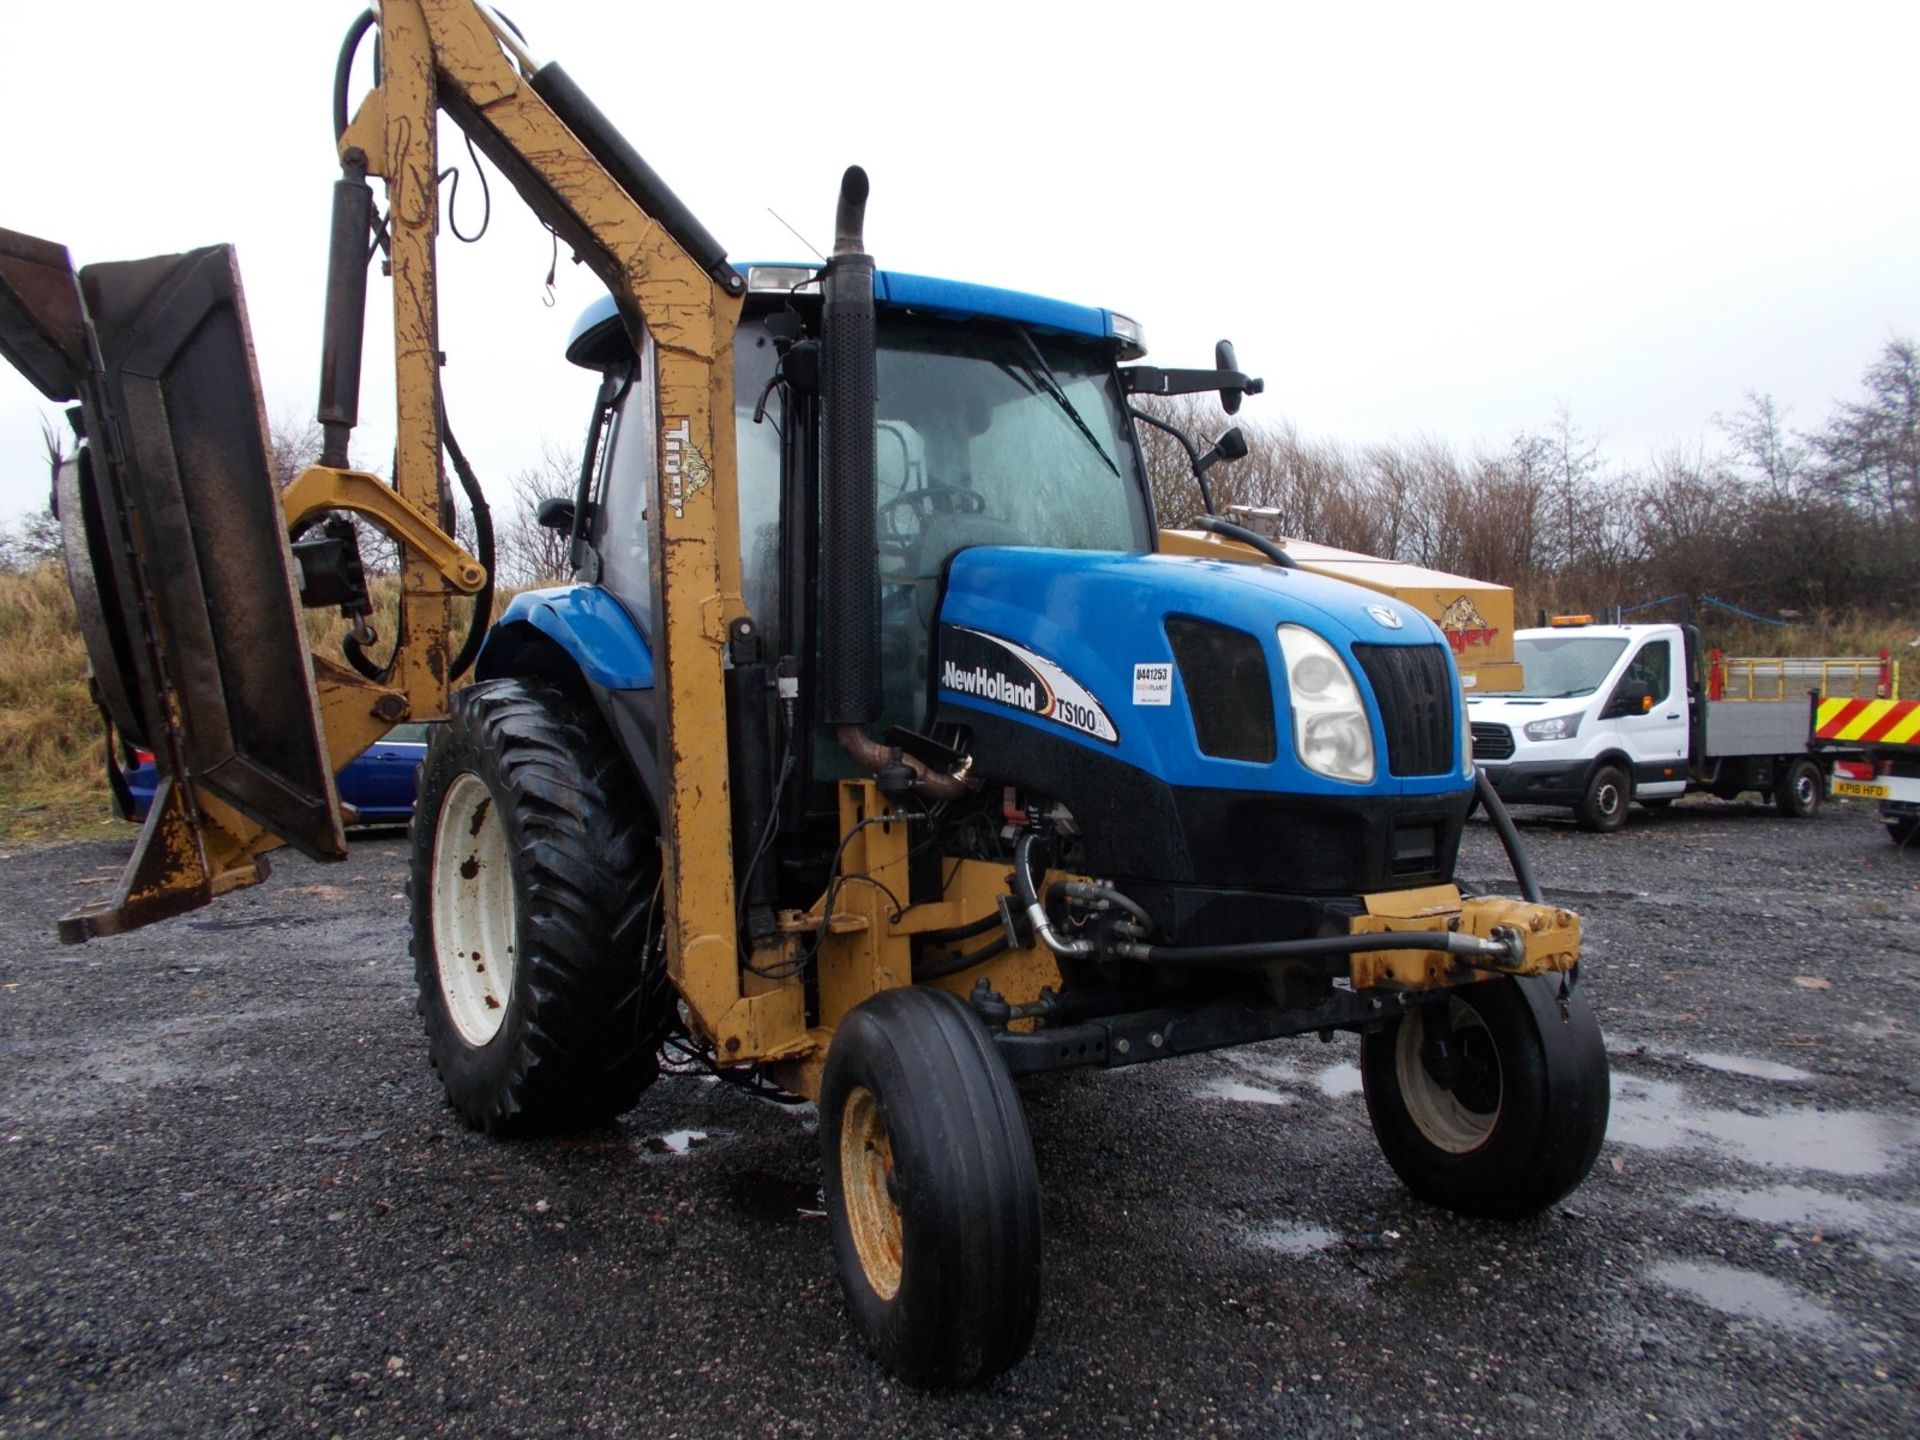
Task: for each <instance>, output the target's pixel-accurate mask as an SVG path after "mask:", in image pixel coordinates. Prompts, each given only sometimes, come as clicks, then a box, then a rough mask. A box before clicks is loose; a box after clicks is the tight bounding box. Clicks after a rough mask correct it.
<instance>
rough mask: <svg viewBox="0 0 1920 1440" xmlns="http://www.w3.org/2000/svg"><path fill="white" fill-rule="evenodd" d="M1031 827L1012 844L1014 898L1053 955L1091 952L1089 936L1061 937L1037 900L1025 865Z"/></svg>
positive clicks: (1044, 907) (1029, 847)
mask: <svg viewBox="0 0 1920 1440" xmlns="http://www.w3.org/2000/svg"><path fill="white" fill-rule="evenodd" d="M1033 838H1034V836H1033V831H1031V830H1029V831H1027V832H1026V833H1025V834H1023V835H1022V836H1021V837H1020V838H1019V839H1018V840H1017V841H1015V842H1014V846H1013V875H1012V877H1011V878H1012V880H1013V898H1014V899H1015V900H1017V901H1018V902H1019V903H1020V908H1021V909H1022V910H1024V911H1025V912H1026V916H1027V923H1028V924H1029V925H1031V926H1033V933H1034V934H1035V935H1037V936H1039V937H1040V943H1041V944H1043V945H1045V946H1046V947H1047V949H1049V950H1051V951H1052V952H1053V953H1054V954H1056V955H1066V956H1075V955H1091V954H1092V953H1093V942H1092V941H1091V940H1063V939H1062V938H1061V937H1060V936H1059V935H1058V934H1056V933H1055V931H1054V928H1053V921H1052V920H1051V919H1049V918H1048V916H1047V907H1046V906H1044V905H1042V904H1041V903H1040V897H1039V896H1038V895H1036V894H1035V893H1034V889H1033V872H1032V871H1031V870H1029V869H1028V868H1027V854H1028V852H1029V851H1031V850H1032V849H1033Z"/></svg>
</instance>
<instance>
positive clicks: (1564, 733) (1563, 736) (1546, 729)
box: [1520, 710, 1580, 740]
mask: <svg viewBox="0 0 1920 1440" xmlns="http://www.w3.org/2000/svg"><path fill="white" fill-rule="evenodd" d="M1520 730H1521V733H1522V734H1524V735H1525V736H1526V737H1527V739H1529V740H1571V739H1572V738H1573V737H1574V736H1575V735H1577V734H1578V733H1579V731H1580V712H1579V711H1578V710H1576V711H1574V713H1573V714H1571V715H1555V716H1554V717H1553V718H1552V719H1551V720H1535V721H1532V722H1530V723H1529V724H1526V725H1522V726H1521V727H1520Z"/></svg>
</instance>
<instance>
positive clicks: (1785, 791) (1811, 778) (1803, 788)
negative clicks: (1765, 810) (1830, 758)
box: [1773, 760, 1826, 820]
mask: <svg viewBox="0 0 1920 1440" xmlns="http://www.w3.org/2000/svg"><path fill="white" fill-rule="evenodd" d="M1825 789H1826V785H1825V783H1824V782H1823V781H1822V780H1821V778H1820V767H1819V766H1818V765H1816V764H1814V763H1813V762H1812V761H1811V760H1795V761H1794V762H1793V763H1792V764H1791V765H1789V766H1787V773H1786V774H1784V775H1782V776H1781V777H1780V783H1779V784H1778V785H1775V786H1774V787H1773V808H1774V809H1776V810H1778V811H1779V812H1780V813H1781V814H1782V815H1785V816H1786V817H1787V818H1788V819H1791V820H1811V819H1812V818H1813V817H1814V816H1815V815H1818V814H1819V813H1820V796H1821V792H1822V791H1823V790H1825Z"/></svg>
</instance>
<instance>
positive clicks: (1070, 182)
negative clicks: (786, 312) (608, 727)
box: [0, 0, 1920, 518]
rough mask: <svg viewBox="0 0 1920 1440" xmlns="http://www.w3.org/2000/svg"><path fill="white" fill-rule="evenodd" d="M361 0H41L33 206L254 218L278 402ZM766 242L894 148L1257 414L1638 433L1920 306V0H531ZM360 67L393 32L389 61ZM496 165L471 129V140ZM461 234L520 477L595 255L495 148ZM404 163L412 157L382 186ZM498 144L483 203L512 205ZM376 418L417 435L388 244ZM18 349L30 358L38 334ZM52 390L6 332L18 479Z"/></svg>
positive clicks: (726, 209)
mask: <svg viewBox="0 0 1920 1440" xmlns="http://www.w3.org/2000/svg"><path fill="white" fill-rule="evenodd" d="M355 13H356V11H355V8H354V7H353V6H352V5H351V4H350V3H349V4H341V5H338V6H336V5H333V4H330V3H324V0H300V3H297V4H288V5H264V4H260V3H258V0H246V3H242V0H199V3H196V4H193V5H186V6H179V5H158V4H153V3H138V4H134V3H88V0H72V3H68V4H64V5H22V6H16V7H13V13H12V14H11V15H10V17H9V20H8V25H7V43H8V49H9V53H10V58H11V61H12V63H11V64H10V65H9V66H8V81H7V84H6V86H5V87H4V88H0V118H4V121H5V125H4V130H5V133H6V134H7V135H8V137H9V143H8V149H7V155H6V159H5V162H4V165H5V169H4V174H5V176H6V182H5V186H4V191H3V192H0V225H4V226H6V227H8V228H11V229H16V230H24V231H27V232H28V233H30V234H36V235H41V236H44V237H46V238H49V239H54V240H59V241H62V242H64V243H65V244H66V245H67V246H68V247H69V248H70V249H71V250H72V252H73V255H74V258H75V260H76V262H77V263H81V264H85V263H88V262H91V261H96V260H111V259H129V258H134V257H137V256H143V255H150V254H159V253H164V252H168V251H174V250H181V249H187V248H190V247H193V246H197V245H204V244H209V243H212V242H216V241H229V242H232V243H234V244H235V245H237V246H238V248H239V255H240V262H241V270H242V274H243V276H244V279H245V284H246V291H247V303H248V308H249V311H250V313H251V319H252V323H253V337H254V343H255V346H256V348H257V350H258V353H259V360H260V368H261V372H262V377H263V381H264V385H265V389H266V394H267V403H268V409H269V412H270V413H271V414H272V415H274V416H275V417H286V418H287V419H289V420H291V421H293V422H294V423H296V424H297V423H300V422H301V421H303V420H304V419H306V418H308V417H310V415H311V412H312V409H313V405H314V392H315V386H316V383H317V379H316V377H317V374H318V365H319V325H320V311H321V287H322V283H323V274H324V266H325V249H326V227H327V214H328V205H329V186H330V185H331V183H332V181H333V180H334V178H335V177H336V175H337V169H336V165H335V161H334V157H333V150H332V144H331V135H330V122H329V118H328V109H329V103H330V101H329V93H330V87H331V80H332V71H333V63H334V55H335V52H336V49H337V46H338V41H339V37H340V36H341V34H342V33H343V32H344V31H345V28H346V26H347V24H348V23H349V21H350V20H351V19H352V17H353V15H354V14H355ZM510 13H511V14H513V16H514V18H515V20H517V21H518V22H519V23H520V25H521V26H522V27H523V28H524V29H525V30H526V32H527V34H528V37H529V39H530V41H531V42H532V45H533V47H534V49H535V51H536V53H537V54H538V55H540V56H541V57H542V58H545V59H553V60H559V61H561V62H562V63H563V64H564V65H565V66H566V68H567V69H568V70H569V71H570V72H571V73H572V74H573V76H574V78H575V79H576V80H578V81H579V82H580V83H581V84H582V85H583V86H584V87H585V88H586V89H587V91H588V92H589V93H590V94H592V95H593V96H594V98H595V99H596V100H597V101H598V103H599V104H600V106H601V108H602V109H603V110H605V111H606V112H607V113H608V114H609V115H611V116H612V117H613V118H614V119H615V121H616V122H617V123H619V124H620V125H621V126H622V128H623V129H624V130H625V131H626V134H627V136H628V138H629V139H630V140H631V141H632V142H633V143H634V145H635V146H636V148H638V149H639V150H640V151H641V153H642V154H644V155H646V156H647V157H648V159H649V160H651V161H652V163H653V164H654V166H655V168H656V169H658V170H659V171H660V172H661V174H662V175H663V176H665V177H666V179H667V180H668V182H669V183H670V184H671V185H673V186H674V187H675V189H677V190H678V191H679V192H680V194H681V195H682V197H683V198H684V199H686V200H687V201H688V203H689V204H690V205H691V206H692V207H693V209H694V211H695V213H696V214H698V215H699V216H701V218H702V219H703V220H704V221H705V222H706V224H707V226H708V228H709V229H710V230H712V231H713V232H714V234H715V235H716V236H718V237H719V239H720V240H721V242H722V243H723V244H724V245H726V246H727V248H728V250H729V251H730V253H731V254H732V255H733V257H734V258H735V259H741V260H744V259H777V258H791V257H794V256H798V255H803V254H804V253H805V252H804V249H803V247H802V246H801V244H800V243H799V242H798V241H796V240H795V239H794V238H793V237H792V235H791V234H789V232H788V231H787V230H786V229H785V228H784V227H783V226H782V225H781V224H780V223H779V222H778V221H777V220H775V219H774V218H773V217H772V215H770V214H769V211H770V210H771V211H777V212H778V213H779V214H780V215H781V216H784V217H785V219H786V220H787V221H789V222H791V224H792V225H793V226H794V227H795V228H796V229H797V230H799V231H800V232H801V233H802V234H804V235H806V236H807V237H808V238H809V239H811V240H812V242H813V243H814V244H815V245H818V246H821V247H825V246H826V245H827V244H828V243H829V242H830V239H831V233H832V212H833V202H834V197H835V194H836V189H837V183H838V177H839V174H840V171H841V170H842V168H844V167H845V166H846V165H847V164H849V163H854V162H857V163H859V164H862V165H864V166H865V167H866V168H867V170H868V172H869V174H870V175H871V177H872V181H873V199H872V202H871V204H870V205H869V207H868V226H867V238H868V242H869V247H870V248H871V249H872V250H873V251H874V253H875V255H876V257H877V258H878V260H879V262H880V264H881V265H882V266H883V267H890V268H894V269H900V270H911V271H917V272H921V273H926V274H933V275H944V276H953V277H958V278H965V279H971V280H977V281H982V282H986V283H991V284H999V285H1006V286H1011V287H1014V288H1018V289H1024V290H1031V291H1035V292H1038V293H1041V294H1047V295H1054V296H1058V297H1060V298H1063V299H1068V300H1075V301H1081V302H1084V303H1087V304H1094V305H1105V306H1109V307H1111V308H1113V309H1116V310H1120V311H1122V312H1124V313H1126V314H1129V315H1132V316H1134V317H1135V318H1136V319H1138V320H1140V321H1141V322H1142V323H1143V324H1144V325H1145V326H1146V332H1147V339H1148V344H1149V347H1150V351H1151V358H1152V359H1153V360H1155V361H1157V362H1159V363H1161V364H1163V365H1173V366H1182V365H1202V364H1207V363H1210V360H1211V354H1212V348H1211V347H1212V344H1213V342H1214V341H1215V340H1216V339H1218V338H1220V337H1221V336H1229V337H1231V338H1232V339H1233V340H1235V341H1236V343H1237V344H1238V347H1239V353H1240V357H1241V361H1242V364H1243V366H1244V367H1245V368H1246V369H1248V370H1251V371H1253V372H1254V373H1257V374H1262V375H1264V376H1265V377H1266V379H1267V394H1266V395H1265V396H1263V397H1261V398H1259V399H1257V400H1254V401H1252V402H1250V403H1249V406H1248V408H1247V410H1246V412H1245V413H1246V414H1248V415H1254V416H1258V417H1261V418H1264V419H1267V420H1279V419H1282V418H1285V419H1289V420H1292V421H1293V422H1295V423H1296V424H1297V425H1298V426H1299V427H1300V428H1301V430H1302V431H1303V432H1304V433H1305V434H1306V435H1308V436H1309V437H1313V438H1324V439H1337V440H1344V441H1351V442H1366V441H1374V440H1388V439H1395V438H1398V439H1412V438H1415V437H1419V436H1433V437H1438V438H1442V439H1445V440H1448V441H1451V442H1452V443H1454V444H1455V445H1456V446H1459V447H1461V448H1463V449H1465V448H1471V447H1474V446H1477V445H1487V446H1493V445H1499V444H1501V443H1503V442H1505V441H1506V440H1507V439H1509V438H1510V437H1511V436H1512V435H1514V434H1515V433H1517V432H1519V431H1521V430H1524V429H1527V428H1529V427H1534V428H1538V427H1543V426H1545V425H1548V424H1550V423H1551V422H1552V419H1553V416H1554V413H1555V411H1556V409H1557V408H1558V407H1560V406H1562V405H1564V406H1566V407H1567V408H1568V409H1569V410H1570V411H1571V413H1572V416H1573V419H1574V421H1575V423H1576V424H1577V425H1579V426H1580V427H1581V428H1582V429H1584V430H1586V431H1587V432H1589V433H1590V434H1592V435H1594V436H1596V437H1598V438H1600V439H1601V440H1602V441H1603V442H1604V444H1605V447H1606V453H1607V455H1608V456H1609V458H1610V459H1611V460H1612V461H1614V462H1615V463H1620V464H1632V463H1638V462H1640V461H1642V460H1644V459H1645V458H1646V457H1647V456H1648V454H1649V453H1650V452H1652V451H1654V450H1656V449H1658V448H1661V447H1664V446H1667V445H1670V444H1674V443H1686V444H1691V443H1694V442H1697V441H1699V440H1700V439H1701V438H1702V437H1703V436H1705V437H1709V438H1710V436H1711V429H1710V422H1711V417H1712V416H1713V415H1714V414H1715V412H1730V411H1732V410H1734V409H1736V408H1737V407H1738V406H1739V405H1740V404H1741V401H1742V397H1743V395H1744V393H1745V392H1746V391H1748V390H1762V391H1767V392H1771V393H1772V394H1773V395H1774V396H1775V398H1776V399H1777V400H1779V401H1780V402H1781V403H1782V404H1783V405H1785V406H1787V407H1789V409H1790V417H1789V418H1790V421H1791V422H1792V423H1795V424H1797V425H1801V426H1807V427H1811V426H1814V425H1817V424H1818V423H1819V422H1820V421H1822V420H1823V419H1824V418H1825V417H1826V415H1827V413H1828V410H1829V408H1830V406H1831V405H1832V403H1833V402H1834V401H1835V400H1836V399H1840V398H1851V397H1853V396H1854V395H1855V394H1856V393H1857V391H1858V382H1859V376H1860V372H1861V371H1862V369H1863V368H1864V367H1865V366H1866V365H1867V363H1868V362H1869V361H1871V360H1872V359H1873V357H1874V356H1875V354H1876V353H1877V352H1878V350H1879V349H1880V347H1881V345H1882V344H1883V343H1884V342H1885V341H1886V340H1887V339H1889V338H1890V337H1892V336H1894V335H1904V336H1909V337H1912V336H1916V335H1920V286H1916V276H1917V275H1920V263H1917V262H1920V168H1916V165H1915V163H1914V162H1915V154H1914V129H1913V93H1914V92H1913V80H1914V69H1913V67H1914V57H1915V56H1916V54H1920V5H1914V4H1912V3H1900V4H1894V3H1884V4H1873V5H1850V4H1838V3H1831V0H1830V3H1826V4H1822V5H1818V6H1814V5H1806V4H1799V5H1795V6H1791V7H1789V6H1767V5H1758V4H1737V5H1704V4H1700V5H1695V4H1685V3H1678V0H1667V3H1664V4H1657V5H1644V6H1643V5H1634V4H1624V3H1619V0H1610V3H1607V4H1604V5H1598V4H1577V5H1576V4H1559V5H1550V4H1540V3H1532V4H1526V5H1516V6H1487V5H1462V4H1453V5H1432V4H1426V5H1420V6H1414V7H1407V8H1404V9H1403V8H1401V7H1397V6H1395V7H1387V6H1371V5H1357V4H1355V5H1330V4H1325V3H1314V4H1310V5H1285V4H1280V5H1267V6H1258V5H1248V6H1241V7H1216V6H1202V7H1199V8H1197V9H1196V8H1191V7H1189V6H1187V5H1179V4H1176V5H1163V6H1153V7H1147V6H1139V7H1134V6H1121V5H1115V4H1111V3H1106V4H1060V3H1034V0H1026V3H1020V4H1002V3H997V0H975V3H970V4H967V5H963V6H939V7H936V6H912V5H899V4H890V5H879V4H872V5H868V4H861V5H849V4H835V3H833V0H818V3H815V4H812V5H806V6H800V5H793V4H786V5H781V6H768V5H762V4H758V3H750V0H748V3H735V4H732V5H726V6H718V7H716V6H711V5H674V4H671V3H667V0H647V3H644V4H642V3H634V4H620V5H612V4H606V3H599V0H511V4H510ZM363 68H364V66H363ZM454 163H457V164H459V165H460V166H461V167H462V170H463V173H465V172H467V171H470V170H471V162H470V161H469V160H468V159H467V156H466V153H465V150H464V148H462V147H458V146H457V145H453V144H448V145H446V146H445V148H444V149H443V152H442V164H443V165H445V164H454ZM492 178H493V180H494V200H495V204H494V211H493V223H492V226H491V229H490V230H489V232H488V233H487V235H486V237H485V238H484V240H483V241H482V242H481V243H480V244H479V245H477V246H467V245H460V244H457V243H454V242H453V241H452V239H451V237H450V236H443V244H442V250H441V253H442V256H443V259H444V271H443V288H442V339H443V345H444V347H445V349H446V350H447V351H448V354H449V370H448V379H447V384H448V396H449V406H450V409H451V415H452V419H453V424H454V426H455V429H456V431H457V432H458V433H459V434H460V436H461V437H462V441H463V444H464V446H465V448H466V449H467V451H468V452H469V454H470V455H471V456H472V458H473V459H474V460H475V462H476V464H477V465H478V466H479V467H480V469H481V472H482V478H483V479H484V480H487V481H489V482H491V483H492V484H493V485H494V486H495V487H496V493H497V494H504V493H505V482H506V481H507V479H508V477H509V476H510V475H511V473H512V472H513V471H515V470H517V469H520V468H524V467H526V466H528V465H530V464H533V463H535V462H537V460H538V458H539V455H540V452H541V449H542V447H543V445H548V444H551V445H555V446H558V447H560V448H561V449H563V450H566V451H572V450H574V449H576V448H577V446H578V444H579V441H580V438H581V436H582V433H583V430H584V424H585V419H586V410H587V405H588V403H589V401H590V399H591V394H592V384H591V380H590V379H588V378H587V377H585V376H584V375H582V374H581V372H577V371H569V369H568V367H567V366H566V365H565V364H564V363H563V362H562V361H561V359H560V350H561V348H562V346H563V345H564V342H565V338H566V334H567V331H568V328H569V327H570V325H571V324H572V322H573V320H574V318H575V317H576V316H577V315H578V313H579V311H580V310H581V308H582V307H583V306H585V305H586V304H587V303H589V302H590V301H591V300H592V299H593V298H594V297H595V295H596V294H597V293H598V286H597V284H596V282H595V281H594V280H593V279H592V277H591V276H590V275H588V274H587V273H586V271H585V270H584V269H581V268H577V267H575V266H573V265H571V264H569V263H568V261H567V257H566V255H565V254H564V253H563V254H562V256H561V267H560V275H559V279H558V284H557V291H558V293H557V297H556V303H555V304H554V306H553V307H552V308H548V307H547V305H546V304H545V303H543V302H544V297H545V293H546V291H545V284H544V281H545V276H546V272H547V267H548V263H549V241H548V237H547V235H546V233H545V232H544V231H543V230H541V229H540V228H539V227H538V226H537V225H535V224H534V223H533V222H532V221H531V219H529V218H528V217H527V216H526V213H525V212H524V210H522V209H520V207H519V205H518V202H517V200H516V199H514V198H513V197H512V195H511V193H510V192H509V191H507V189H506V187H505V186H504V184H502V183H501V182H500V180H499V177H498V176H493V177H492ZM378 190H379V187H378V186H376V192H378ZM476 200H477V188H476V187H472V186H471V184H470V180H463V181H462V184H461V189H460V197H459V215H458V219H459V221H460V224H461V225H462V227H463V228H466V229H469V230H470V229H471V228H472V227H473V226H474V225H475V224H476V223H477V221H478V218H479V212H478V207H477V205H476V204H475V201H476ZM373 293H374V304H373V311H372V319H373V323H372V324H371V325H370V327H369V329H370V332H371V334H370V341H371V343H370V346H369V356H368V366H367V372H366V380H365V391H364V398H363V406H362V413H363V417H364V419H365V421H366V423H365V424H364V425H363V427H362V430H361V431H360V433H359V438H358V443H357V444H356V458H357V459H358V460H359V461H360V462H361V463H363V464H371V465H374V466H376V467H380V468H384V463H383V461H382V459H381V457H382V456H383V455H384V454H385V453H386V452H387V451H388V450H389V449H390V446H391V443H392V432H391V421H390V419H389V418H388V415H389V412H390V401H389V400H388V399H387V391H388V388H389V386H390V370H389V369H388V368H387V365H388V362H387V361H386V360H385V359H384V358H383V357H382V355H381V350H382V348H383V346H384V345H385V341H386V337H385V334H384V327H383V325H382V324H381V319H382V316H383V314H384V306H385V305H386V303H387V293H388V292H387V290H386V287H385V286H384V284H383V283H382V282H380V281H378V280H377V279H376V281H375V287H374V292H373ZM0 370H4V367H0ZM54 413H55V411H54V407H53V406H51V405H50V404H48V403H46V402H45V401H43V400H42V399H41V397H40V396H39V395H38V393H37V392H36V391H34V390H33V389H32V388H31V387H29V386H28V385H27V384H26V382H25V381H24V380H22V379H20V378H19V377H18V376H17V375H15V374H14V373H12V372H11V371H10V370H6V371H5V373H4V374H0V518H9V517H13V516H17V515H18V514H20V513H21V512H22V511H24V510H26V509H28V508H29V507H32V506H36V505H39V504H42V503H44V495H45V480H44V466H43V463H42V460H41V454H42V446H41V438H40V421H41V417H42V416H53V415H54Z"/></svg>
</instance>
